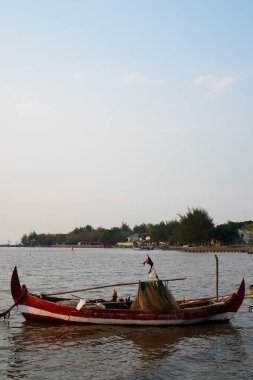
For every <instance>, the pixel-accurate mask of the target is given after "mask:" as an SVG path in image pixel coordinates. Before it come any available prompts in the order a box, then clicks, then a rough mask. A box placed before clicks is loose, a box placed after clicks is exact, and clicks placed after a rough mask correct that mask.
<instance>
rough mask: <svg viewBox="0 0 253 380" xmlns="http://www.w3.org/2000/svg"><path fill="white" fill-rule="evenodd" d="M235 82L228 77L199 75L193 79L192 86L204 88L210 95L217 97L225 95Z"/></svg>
mask: <svg viewBox="0 0 253 380" xmlns="http://www.w3.org/2000/svg"><path fill="white" fill-rule="evenodd" d="M235 81H236V79H235V78H233V77H228V76H223V77H218V76H216V75H201V76H199V77H197V78H195V79H194V84H195V85H196V86H205V87H207V88H208V89H209V91H210V92H211V93H213V94H215V95H219V94H223V93H225V92H226V91H227V90H228V89H229V88H230V87H231V86H232V84H233V83H235Z"/></svg>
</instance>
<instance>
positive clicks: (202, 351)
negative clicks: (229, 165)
mask: <svg viewBox="0 0 253 380" xmlns="http://www.w3.org/2000/svg"><path fill="white" fill-rule="evenodd" d="M150 255H151V256H152V260H153V261H154V263H155V266H156V269H157V271H158V274H159V277H160V278H170V277H172V278H174V277H187V280H186V281H178V282H174V283H171V284H170V286H171V289H172V291H173V293H174V294H175V296H176V298H178V299H179V298H183V297H186V298H187V297H193V296H200V297H201V296H203V297H204V296H210V295H215V275H214V274H215V260H214V257H213V254H203V255H199V254H188V253H184V252H173V251H170V252H161V251H152V254H150ZM145 257H146V253H141V252H136V251H133V250H117V249H114V250H99V249H97V250H95V249H93V250H82V249H80V250H74V252H73V251H71V250H69V249H56V250H53V249H30V248H29V249H7V250H4V249H1V248H0V259H1V267H2V272H1V276H0V289H1V292H0V311H3V310H4V309H6V308H7V307H8V306H10V305H11V304H12V299H11V297H10V291H9V282H10V276H11V272H12V269H13V267H14V265H17V266H18V269H19V274H20V278H21V281H22V282H23V283H26V284H27V286H28V288H29V290H30V291H34V292H53V291H59V290H66V289H75V288H80V287H88V286H90V285H91V284H92V285H94V286H95V285H100V284H110V283H116V282H133V281H138V280H139V279H143V278H145V276H146V275H147V270H148V268H146V266H143V265H142V263H143V262H144V260H145ZM219 258H220V292H221V293H223V294H226V293H228V292H231V291H233V290H236V288H237V285H238V284H239V282H240V279H241V277H243V276H244V277H245V280H246V286H247V285H249V284H252V283H253V279H252V270H251V268H252V265H253V255H247V254H244V255H242V254H234V253H232V254H220V255H219ZM117 290H118V294H119V296H120V297H123V298H124V297H128V296H133V295H134V294H135V292H136V287H135V286H134V287H122V288H119V289H117ZM104 292H105V293H104ZM108 295H109V296H110V295H111V289H109V290H108V289H106V290H103V289H102V290H101V293H96V295H95V296H96V297H98V298H100V297H101V298H106V297H108ZM87 297H88V298H89V295H87ZM248 305H253V300H246V301H245V302H244V305H243V306H242V308H241V309H240V311H239V313H238V314H237V315H236V317H235V319H234V320H232V322H231V323H230V324H226V325H219V324H218V325H200V326H186V327H162V328H161V327H160V328H158V327H156V328H154V327H123V326H95V325H94V326H89V325H87V326H85V325H74V326H69V325H51V324H41V323H32V322H25V321H24V319H23V318H22V316H21V315H20V314H19V312H18V311H17V310H16V309H14V310H13V311H12V314H11V318H10V321H9V322H8V321H5V322H4V321H0V342H1V344H0V379H1V380H2V379H15V380H18V379H38V380H40V379H41V380H47V379H48V380H49V379H50V380H51V379H63V380H65V379H66V380H67V379H70V378H73V379H101V380H102V379H103V380H104V379H106V380H107V379H110V380H115V379H116V380H121V379H127V380H128V379H130V380H132V379H137V380H146V379H152V380H153V379H162V380H163V379H174V378H176V379H181V378H186V379H190V380H192V379H196V380H199V379H200V380H202V379H205V380H206V379H210V380H211V379H212V380H213V379H214V378H217V379H225V380H230V379H251V378H252V373H253V360H252V354H251V352H252V346H253V326H252V324H253V313H249V312H248Z"/></svg>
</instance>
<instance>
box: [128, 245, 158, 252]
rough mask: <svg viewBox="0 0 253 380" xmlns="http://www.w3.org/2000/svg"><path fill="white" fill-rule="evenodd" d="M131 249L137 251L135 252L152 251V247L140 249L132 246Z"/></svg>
mask: <svg viewBox="0 0 253 380" xmlns="http://www.w3.org/2000/svg"><path fill="white" fill-rule="evenodd" d="M133 249H135V250H137V251H153V249H154V247H151V246H142V247H138V246H136V247H135V246H133Z"/></svg>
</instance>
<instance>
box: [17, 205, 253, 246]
mask: <svg viewBox="0 0 253 380" xmlns="http://www.w3.org/2000/svg"><path fill="white" fill-rule="evenodd" d="M247 228H249V229H253V222H252V221H251V220H250V221H244V222H232V221H228V222H227V223H224V224H220V225H217V226H215V225H214V222H213V219H212V218H211V217H210V216H209V214H208V212H207V211H206V210H205V209H203V208H188V210H187V212H186V213H185V214H184V215H178V218H177V219H174V220H171V221H162V222H160V223H158V224H151V223H148V224H145V223H142V224H140V225H135V226H134V227H133V228H132V229H131V228H130V226H129V225H128V224H127V223H126V222H122V224H121V226H120V227H112V228H110V229H106V228H103V227H99V228H93V227H92V226H91V225H86V226H85V227H77V228H75V229H74V230H73V231H71V232H69V233H67V234H63V233H58V234H50V233H47V234H45V233H42V234H37V233H36V232H35V231H33V232H30V233H29V234H24V235H23V236H22V239H21V244H22V245H23V246H31V245H38V246H53V245H76V244H89V245H97V244H104V245H105V244H109V245H115V244H116V243H117V242H125V241H127V238H128V237H129V235H131V234H135V233H136V234H148V235H149V236H150V238H151V242H152V243H154V244H159V243H160V242H164V243H166V244H168V245H173V246H176V245H179V246H180V245H186V244H189V245H191V244H192V245H201V244H210V242H211V241H212V240H215V241H218V242H220V243H221V244H224V245H228V244H240V243H241V242H242V237H241V236H240V235H239V229H241V230H243V229H247Z"/></svg>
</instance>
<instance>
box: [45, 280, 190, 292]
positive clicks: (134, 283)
mask: <svg viewBox="0 0 253 380" xmlns="http://www.w3.org/2000/svg"><path fill="white" fill-rule="evenodd" d="M181 280H186V277H181V278H170V279H167V280H154V282H158V281H181ZM139 282H140V281H138V282H122V283H118V284H111V285H102V286H101V285H99V286H94V287H92V288H84V289H76V290H66V291H65V292H57V293H43V295H44V296H57V295H59V294H67V293H77V292H85V291H87V290H95V289H103V288H112V287H115V286H126V285H137V284H139Z"/></svg>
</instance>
